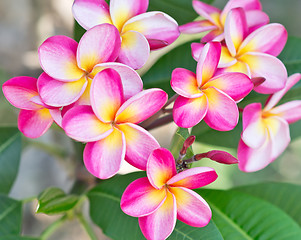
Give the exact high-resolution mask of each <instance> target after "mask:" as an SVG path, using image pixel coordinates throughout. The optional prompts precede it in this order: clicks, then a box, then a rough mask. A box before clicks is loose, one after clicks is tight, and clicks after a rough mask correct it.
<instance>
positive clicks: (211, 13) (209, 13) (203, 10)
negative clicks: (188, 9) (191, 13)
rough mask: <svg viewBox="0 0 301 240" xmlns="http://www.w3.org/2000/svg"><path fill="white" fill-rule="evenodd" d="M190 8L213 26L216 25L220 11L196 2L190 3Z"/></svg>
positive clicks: (196, 0)
mask: <svg viewBox="0 0 301 240" xmlns="http://www.w3.org/2000/svg"><path fill="white" fill-rule="evenodd" d="M192 6H193V8H194V10H195V11H196V12H197V13H198V14H199V15H200V16H202V17H204V18H205V19H207V20H209V21H210V22H212V23H213V24H216V22H217V20H216V19H218V18H219V15H220V13H221V10H220V9H218V8H216V7H213V6H211V5H209V4H206V3H203V2H201V1H198V0H193V1H192Z"/></svg>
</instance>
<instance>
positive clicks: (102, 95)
mask: <svg viewBox="0 0 301 240" xmlns="http://www.w3.org/2000/svg"><path fill="white" fill-rule="evenodd" d="M90 94H91V105H92V108H93V111H94V113H95V115H96V116H97V117H98V118H99V119H100V120H101V121H103V122H109V123H110V122H113V121H114V120H115V115H116V113H117V111H118V109H119V108H120V106H121V104H122V103H123V101H124V99H123V88H122V83H121V79H120V76H119V74H118V73H117V72H116V71H115V70H113V69H110V68H107V69H105V70H103V71H101V72H100V73H98V74H96V76H95V77H94V79H93V82H92V86H91V91H90Z"/></svg>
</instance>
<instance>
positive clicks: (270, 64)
mask: <svg viewBox="0 0 301 240" xmlns="http://www.w3.org/2000/svg"><path fill="white" fill-rule="evenodd" d="M240 59H241V60H242V61H243V62H245V63H246V64H248V66H249V68H250V71H251V75H252V78H254V77H263V78H265V81H264V82H263V83H262V84H260V85H259V86H257V87H255V88H254V90H255V91H256V92H258V93H263V94H270V93H274V92H277V91H279V90H281V89H283V88H284V87H285V84H286V80H287V72H286V68H285V66H284V64H283V63H282V62H281V61H280V60H279V59H278V58H276V57H274V56H271V55H268V54H265V53H259V52H257V53H255V52H254V53H247V54H244V55H243V56H242V57H240Z"/></svg>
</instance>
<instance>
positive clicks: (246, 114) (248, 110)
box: [242, 103, 262, 131]
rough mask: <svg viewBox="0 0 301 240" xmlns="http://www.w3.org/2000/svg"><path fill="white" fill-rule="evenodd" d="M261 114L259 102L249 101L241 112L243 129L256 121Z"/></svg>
mask: <svg viewBox="0 0 301 240" xmlns="http://www.w3.org/2000/svg"><path fill="white" fill-rule="evenodd" d="M261 116H262V106H261V103H251V104H249V105H247V106H246V107H245V108H244V111H243V113H242V127H243V131H244V130H245V129H246V128H247V127H248V126H249V125H250V124H251V123H253V122H257V121H258V119H260V118H261Z"/></svg>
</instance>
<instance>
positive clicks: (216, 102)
mask: <svg viewBox="0 0 301 240" xmlns="http://www.w3.org/2000/svg"><path fill="white" fill-rule="evenodd" d="M203 92H204V93H205V94H206V96H207V98H208V111H207V114H206V116H205V118H204V121H205V122H206V123H207V124H208V125H209V127H211V128H213V129H215V130H218V131H230V130H232V129H233V128H234V127H235V126H236V125H237V123H238V117H239V113H238V108H237V105H236V103H235V101H234V100H233V99H232V98H230V97H229V96H228V95H226V94H225V93H223V92H222V91H220V90H218V89H216V88H215V87H211V88H208V89H206V90H204V91H203Z"/></svg>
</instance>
